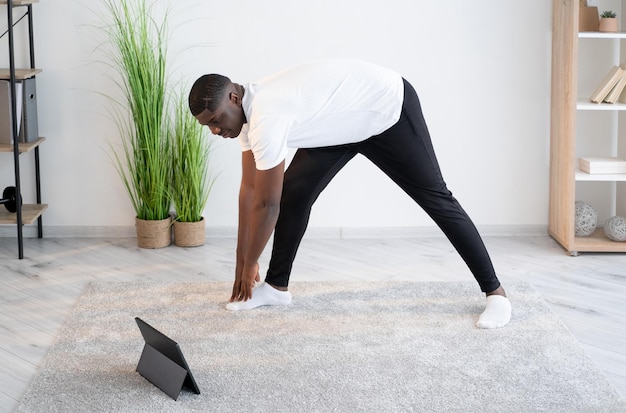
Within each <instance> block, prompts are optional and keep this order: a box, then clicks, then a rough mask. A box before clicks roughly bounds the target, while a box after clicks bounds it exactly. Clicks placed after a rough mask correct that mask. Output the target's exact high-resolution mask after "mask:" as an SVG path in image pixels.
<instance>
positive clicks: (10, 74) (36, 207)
mask: <svg viewBox="0 0 626 413" xmlns="http://www.w3.org/2000/svg"><path fill="white" fill-rule="evenodd" d="M37 2H38V0H0V4H1V5H6V9H7V23H8V29H7V32H6V34H7V35H8V48H9V68H8V69H0V78H3V79H6V80H8V81H9V84H10V87H9V90H10V95H11V102H10V106H11V114H12V117H13V118H12V125H13V130H12V140H13V144H12V148H11V145H3V147H2V148H0V149H1V150H0V152H13V163H14V169H15V192H16V193H17V194H18V196H17V199H16V203H17V210H16V212H14V213H9V214H7V213H3V214H2V217H0V218H1V219H0V224H13V225H15V226H16V227H17V244H18V257H19V259H23V258H24V237H23V233H22V227H23V225H24V224H31V223H33V222H34V221H35V220H36V221H37V230H38V231H37V235H38V237H39V238H42V237H43V222H42V217H41V215H42V213H43V211H44V210H45V209H46V208H47V205H45V204H42V203H41V174H40V168H39V145H40V144H41V143H42V142H43V141H44V139H43V138H40V139H38V140H37V141H36V142H34V143H26V144H25V143H20V142H19V130H18V125H19V122H18V119H17V107H16V87H15V84H16V82H17V80H20V79H25V78H31V77H35V75H36V74H37V73H39V72H40V70H39V69H35V52H34V36H33V10H32V5H33V3H37ZM17 7H24V8H26V13H25V14H24V16H23V17H20V19H18V21H17V22H15V21H14V19H13V9H14V8H17ZM24 17H27V24H28V47H29V54H30V67H29V68H27V69H18V68H16V66H15V46H14V33H13V28H14V26H15V25H16V24H17V23H19V22H20V21H21V20H22V19H23V18H24ZM31 151H32V152H33V153H34V157H35V187H36V188H35V189H36V193H37V194H36V196H37V203H36V204H31V205H22V199H21V198H22V197H21V193H22V191H21V187H22V185H21V180H20V154H21V153H22V152H31Z"/></svg>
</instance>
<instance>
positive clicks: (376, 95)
mask: <svg viewBox="0 0 626 413" xmlns="http://www.w3.org/2000/svg"><path fill="white" fill-rule="evenodd" d="M243 86H244V89H245V93H244V96H243V101H242V106H243V111H244V113H245V115H246V119H247V123H246V124H245V125H244V127H243V128H242V130H241V133H240V135H239V141H240V143H241V148H242V150H243V151H247V150H251V151H252V153H253V154H254V159H255V162H256V167H257V168H258V169H261V170H266V169H271V168H273V167H275V166H276V165H278V164H279V163H280V162H282V161H283V160H284V159H285V158H286V157H287V148H318V147H325V146H334V145H343V144H348V143H355V142H361V141H363V140H365V139H368V138H370V137H372V136H374V135H378V134H379V133H382V132H384V131H385V130H387V129H389V128H390V127H391V126H393V125H394V124H395V123H396V122H397V121H398V119H399V118H400V112H401V110H402V102H403V98H404V85H403V82H402V77H401V76H400V75H399V74H398V73H396V72H394V71H392V70H390V69H386V68H383V67H380V66H376V65H374V64H371V63H366V62H363V61H359V60H354V59H330V60H321V61H316V62H312V63H309V64H304V65H300V66H295V67H292V68H290V69H287V70H284V71H282V72H279V73H276V74H274V75H272V76H269V77H267V78H265V79H263V80H260V81H258V82H254V83H248V84H244V85H243Z"/></svg>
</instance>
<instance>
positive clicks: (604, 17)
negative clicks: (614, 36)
mask: <svg viewBox="0 0 626 413" xmlns="http://www.w3.org/2000/svg"><path fill="white" fill-rule="evenodd" d="M599 30H600V31H601V32H605V33H615V32H617V15H616V14H615V12H613V11H611V10H606V11H604V12H602V14H601V15H600V28H599Z"/></svg>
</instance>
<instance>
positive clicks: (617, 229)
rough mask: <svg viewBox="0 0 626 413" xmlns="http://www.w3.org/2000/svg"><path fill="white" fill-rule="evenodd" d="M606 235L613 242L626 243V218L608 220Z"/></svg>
mask: <svg viewBox="0 0 626 413" xmlns="http://www.w3.org/2000/svg"><path fill="white" fill-rule="evenodd" d="M604 234H605V235H606V236H607V238H608V239H610V240H612V241H626V218H624V217H618V216H614V217H611V218H609V219H607V220H606V223H605V224H604Z"/></svg>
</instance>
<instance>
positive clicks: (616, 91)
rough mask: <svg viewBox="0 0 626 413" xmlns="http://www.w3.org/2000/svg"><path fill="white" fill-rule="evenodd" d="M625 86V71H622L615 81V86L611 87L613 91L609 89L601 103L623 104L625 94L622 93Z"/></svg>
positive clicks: (625, 98)
mask: <svg viewBox="0 0 626 413" xmlns="http://www.w3.org/2000/svg"><path fill="white" fill-rule="evenodd" d="M625 86H626V70H624V73H622V75H621V76H620V78H619V79H618V80H617V83H616V84H615V86H613V89H611V91H610V92H609V94H608V95H606V97H605V98H604V100H603V102H606V103H615V102H617V101H618V100H619V101H620V102H621V103H624V101H625V100H626V93H625V92H624V90H625V89H624V87H625Z"/></svg>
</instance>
